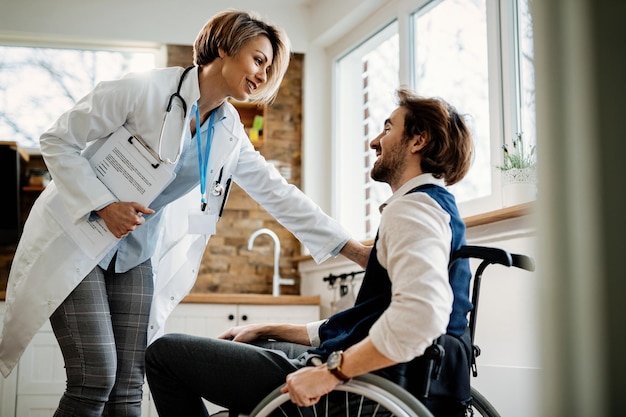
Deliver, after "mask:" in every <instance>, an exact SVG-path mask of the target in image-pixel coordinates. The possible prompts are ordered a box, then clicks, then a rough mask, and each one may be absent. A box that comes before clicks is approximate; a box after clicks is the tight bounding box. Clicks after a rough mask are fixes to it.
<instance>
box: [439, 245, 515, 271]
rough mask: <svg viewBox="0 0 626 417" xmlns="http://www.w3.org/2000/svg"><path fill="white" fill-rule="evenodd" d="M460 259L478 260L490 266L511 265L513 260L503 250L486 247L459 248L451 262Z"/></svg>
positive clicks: (467, 246)
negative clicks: (490, 264)
mask: <svg viewBox="0 0 626 417" xmlns="http://www.w3.org/2000/svg"><path fill="white" fill-rule="evenodd" d="M460 258H478V259H482V260H484V261H487V262H489V263H492V264H500V265H504V266H512V265H513V259H512V257H511V254H510V253H509V252H507V251H505V250H504V249H500V248H490V247H487V246H470V245H466V246H461V248H460V249H459V250H458V251H456V252H454V254H453V255H452V259H451V262H454V261H455V260H457V259H460Z"/></svg>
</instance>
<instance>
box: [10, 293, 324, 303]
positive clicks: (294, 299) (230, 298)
mask: <svg viewBox="0 0 626 417" xmlns="http://www.w3.org/2000/svg"><path fill="white" fill-rule="evenodd" d="M5 296H6V291H0V301H4V299H5ZM182 302H183V303H206V304H257V305H320V296H319V295H315V296H300V295H281V296H278V297H274V296H272V295H270V294H189V295H188V296H187V297H185V298H183V301H182Z"/></svg>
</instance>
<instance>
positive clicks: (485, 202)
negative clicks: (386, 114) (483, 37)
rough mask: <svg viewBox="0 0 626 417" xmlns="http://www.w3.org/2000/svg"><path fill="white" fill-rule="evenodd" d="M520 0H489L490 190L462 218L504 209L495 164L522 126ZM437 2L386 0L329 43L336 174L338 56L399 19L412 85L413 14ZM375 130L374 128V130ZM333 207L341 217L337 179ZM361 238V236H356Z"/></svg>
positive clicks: (404, 80) (404, 78)
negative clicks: (491, 167)
mask: <svg viewBox="0 0 626 417" xmlns="http://www.w3.org/2000/svg"><path fill="white" fill-rule="evenodd" d="M518 1H520V0H486V8H487V48H488V51H487V54H488V63H487V65H488V71H489V113H490V127H489V132H490V152H491V155H490V161H491V165H492V166H493V169H492V170H491V184H492V185H491V187H492V188H491V193H490V194H489V195H488V196H485V197H482V198H479V199H475V200H472V201H467V202H462V203H460V204H459V209H460V211H461V215H462V216H463V217H467V216H474V215H478V214H483V213H486V212H490V211H493V210H497V209H501V208H503V202H502V180H501V175H500V172H499V171H498V170H497V169H496V166H498V165H500V164H502V159H503V152H502V145H503V144H505V143H509V144H510V143H511V140H512V139H513V138H514V135H515V133H516V132H518V131H519V126H520V123H521V121H520V120H519V117H520V114H519V104H518V103H519V97H518V94H519V85H518V77H519V73H518V71H519V68H518V64H519V63H518V56H517V53H518V49H517V48H518V46H517V37H518V36H519V30H518V23H517V10H518V9H519V6H518ZM436 2H437V0H435V2H430V1H428V0H396V1H392V2H389V3H387V4H385V5H384V6H383V7H381V8H380V9H378V10H377V11H376V13H373V14H372V15H370V16H369V17H367V18H366V19H364V20H363V21H362V22H360V24H359V25H357V27H355V28H354V29H353V30H352V31H351V32H350V33H348V34H346V36H344V37H342V38H341V39H340V40H339V41H337V42H336V43H334V44H333V45H330V46H328V47H327V48H326V50H325V52H326V56H327V57H328V59H329V62H330V64H331V67H332V69H333V70H332V76H331V77H332V78H331V97H332V99H331V102H333V108H332V114H331V115H330V127H331V137H332V139H331V165H332V166H331V172H332V178H338V174H339V171H340V169H341V168H340V165H339V164H340V163H341V161H340V160H341V155H340V154H339V152H338V149H337V148H338V147H337V141H338V138H339V136H338V135H337V132H338V131H339V128H338V126H337V125H338V123H339V120H338V114H337V109H336V108H335V106H334V102H335V100H334V98H335V94H336V92H337V80H336V78H337V77H336V73H335V67H336V63H337V62H338V60H339V59H341V58H342V57H343V56H345V55H346V54H347V53H349V52H350V51H351V50H353V49H354V48H355V47H357V46H358V45H359V44H361V43H363V42H365V41H366V40H367V39H369V38H370V37H371V36H373V35H374V34H376V33H377V32H379V31H380V30H382V29H383V28H384V27H386V26H387V25H389V24H391V22H392V21H394V20H396V21H397V22H398V34H399V51H400V73H399V80H400V84H407V85H410V86H414V85H415V82H414V80H413V79H412V77H413V74H412V71H411V63H412V62H413V59H414V56H413V51H414V47H413V44H412V41H413V30H414V29H413V27H412V15H413V13H415V12H416V11H418V10H420V9H422V8H424V7H434V3H436ZM370 134H372V135H373V134H374V132H370ZM331 188H332V191H331V211H332V213H333V214H334V215H335V217H337V218H338V219H340V221H341V216H340V214H341V213H339V212H338V210H339V207H338V206H337V199H338V195H339V193H341V185H340V184H339V183H338V182H337V181H333V182H332V185H331ZM357 238H358V237H357Z"/></svg>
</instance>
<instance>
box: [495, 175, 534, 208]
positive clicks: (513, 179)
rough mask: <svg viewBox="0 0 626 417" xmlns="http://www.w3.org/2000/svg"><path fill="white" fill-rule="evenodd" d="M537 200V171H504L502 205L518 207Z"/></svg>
mask: <svg viewBox="0 0 626 417" xmlns="http://www.w3.org/2000/svg"><path fill="white" fill-rule="evenodd" d="M536 199H537V170H536V169H535V168H521V169H520V168H511V169H508V170H506V171H502V204H503V205H504V207H510V206H516V205H518V204H523V203H528V202H529V201H534V200H536Z"/></svg>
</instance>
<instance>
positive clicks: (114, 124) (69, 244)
mask: <svg viewBox="0 0 626 417" xmlns="http://www.w3.org/2000/svg"><path fill="white" fill-rule="evenodd" d="M182 71H183V69H182V68H166V69H159V70H154V71H152V72H151V73H150V74H143V75H131V76H128V77H124V78H122V79H121V80H118V81H115V82H108V83H101V84H100V85H99V86H98V87H96V89H94V91H93V92H92V93H90V94H89V95H87V96H86V97H85V98H83V99H82V100H81V101H80V102H79V103H77V105H76V106H75V107H74V108H73V110H72V111H70V112H67V113H65V114H64V115H62V116H61V118H60V119H59V121H58V122H57V123H56V124H55V125H54V126H53V127H52V128H51V129H50V130H49V131H48V132H46V133H45V134H44V135H43V136H42V154H43V155H44V157H46V163H47V165H48V168H49V170H50V172H51V173H52V176H53V180H54V181H53V182H52V183H51V184H50V185H49V186H48V187H47V188H46V190H45V191H44V192H43V193H42V194H41V196H40V197H39V198H38V199H37V201H36V202H35V204H34V205H33V207H32V209H31V213H30V215H29V217H28V219H27V221H26V224H25V226H24V231H23V234H22V237H21V240H20V242H19V245H18V248H17V251H16V253H15V258H14V261H13V265H12V268H11V272H10V275H9V282H8V286H7V292H6V314H5V320H4V328H3V332H2V335H1V338H0V372H1V373H2V374H3V375H4V376H5V377H6V376H8V375H9V373H10V372H11V370H12V369H13V368H14V367H15V365H16V364H17V362H18V360H19V358H20V356H21V355H22V353H23V351H24V349H25V348H26V347H27V346H28V344H29V343H30V341H31V340H32V338H33V336H34V335H35V333H37V332H38V331H39V329H40V328H41V326H42V325H43V324H44V323H45V321H46V320H48V318H49V317H50V315H51V314H52V313H53V312H54V311H55V310H56V308H57V307H58V306H59V305H60V304H61V303H62V302H63V300H65V298H66V297H67V296H68V295H69V293H70V292H71V291H72V290H73V289H74V288H75V287H76V285H78V283H80V281H81V280H82V279H83V278H84V277H85V276H86V275H87V274H88V273H89V272H90V271H91V270H92V269H93V268H94V267H95V266H96V265H97V264H98V263H99V261H100V260H99V259H92V258H90V257H89V256H87V255H86V254H85V253H84V252H83V251H82V250H81V249H80V248H79V247H78V246H77V245H76V244H75V243H74V241H73V240H72V239H71V238H70V237H69V236H68V235H67V234H66V233H65V232H64V230H63V229H62V228H61V226H59V224H58V223H57V222H56V221H55V220H54V217H53V216H52V214H51V213H50V211H49V208H48V201H49V199H50V198H51V197H52V196H53V195H54V194H57V193H58V194H59V195H60V196H61V197H62V200H63V202H64V204H65V206H66V207H67V209H68V211H69V213H70V215H71V216H72V219H73V220H74V221H76V220H78V219H81V218H84V217H85V216H88V215H89V213H90V212H91V211H92V210H94V209H96V208H98V207H100V206H102V205H103V204H106V203H107V202H110V201H112V200H114V196H112V195H111V193H110V192H109V190H108V189H107V188H106V187H105V186H104V185H103V184H102V183H101V182H100V181H99V180H98V179H97V178H96V176H95V174H94V172H93V170H92V169H91V167H90V165H89V163H88V161H87V159H85V156H87V155H89V154H90V153H92V152H93V150H94V149H96V147H97V145H98V143H101V142H102V141H104V140H106V138H107V137H108V136H110V134H111V133H113V132H114V131H115V130H117V128H118V127H119V126H121V125H126V126H127V127H128V128H130V129H131V130H132V131H134V132H135V133H139V134H141V136H142V137H143V139H144V140H145V141H146V142H147V143H148V145H149V146H150V147H152V149H157V148H158V144H157V142H158V138H159V133H160V129H161V123H162V120H163V114H164V108H165V103H167V100H168V99H169V97H170V95H171V94H172V93H173V92H174V91H176V88H177V86H178V82H179V79H180V76H181V74H182ZM112 91H114V94H111V92H112ZM181 95H182V96H183V97H184V98H185V101H186V103H187V118H186V121H185V123H184V124H183V121H182V120H181V128H180V131H183V129H184V127H183V126H185V125H188V122H189V120H190V117H191V115H190V114H189V113H190V110H191V107H192V104H193V103H194V102H195V101H196V100H197V99H198V97H199V95H200V92H199V87H198V75H197V71H195V70H192V71H190V72H189V73H188V74H187V76H186V77H185V80H184V82H183V84H182V89H181ZM224 115H225V116H226V117H224V118H222V120H220V121H216V123H215V133H214V137H213V144H212V147H211V153H210V161H209V172H208V174H207V184H212V183H213V181H215V180H216V179H217V176H218V174H219V172H220V168H222V167H223V168H224V169H223V173H222V180H223V181H222V182H224V181H225V179H228V178H232V179H233V180H234V181H235V182H236V183H237V184H238V185H239V186H241V187H242V188H243V189H244V190H245V191H246V192H248V194H250V196H251V197H252V198H254V199H255V200H256V201H258V202H259V203H260V204H261V205H262V206H263V207H264V208H265V209H266V210H268V211H269V212H270V213H271V214H272V215H273V216H274V217H276V219H277V220H278V221H279V222H280V223H281V224H282V225H284V226H285V227H286V228H287V229H289V230H290V231H291V232H292V233H294V235H295V236H296V237H297V238H298V239H299V240H300V241H301V242H303V243H304V244H305V245H306V246H307V248H308V249H309V250H310V252H311V254H312V256H313V258H314V259H315V260H316V261H317V262H322V261H323V260H325V259H326V258H328V257H329V256H330V254H331V252H332V250H333V249H335V248H337V247H338V246H339V245H340V244H341V243H342V242H344V241H345V240H347V239H348V238H349V234H348V233H347V232H346V231H345V230H344V229H343V228H342V227H341V226H340V225H339V224H337V222H335V221H334V220H332V219H331V218H330V217H328V216H327V215H326V214H324V213H323V212H322V211H321V210H320V209H319V207H318V206H317V205H315V204H314V203H313V202H312V201H311V200H310V199H309V198H308V197H306V196H305V195H304V194H303V193H302V192H301V191H299V190H298V189H297V188H296V187H294V186H293V185H290V184H287V182H286V181H285V180H284V179H283V178H282V177H281V176H280V174H278V172H277V170H276V169H275V168H274V167H273V166H272V165H271V164H268V163H267V162H266V161H265V159H264V158H263V157H262V156H261V155H260V154H259V153H258V152H257V151H255V150H254V147H253V146H252V145H251V143H250V141H249V140H248V137H247V136H246V134H245V131H244V129H243V126H242V124H241V122H240V119H239V115H238V113H237V111H236V110H235V108H234V107H233V106H232V105H230V104H226V107H225V109H224ZM180 140H181V139H180V137H179V135H177V137H175V138H172V137H170V138H164V143H165V141H168V142H169V144H170V145H171V143H172V141H174V143H175V144H178V143H179V141H180ZM83 151H84V152H83ZM51 155H56V157H52V156H51ZM199 195H200V193H199V191H197V190H194V191H193V192H190V193H189V194H187V195H186V196H185V197H183V198H180V199H179V200H177V201H175V202H173V203H171V204H169V205H168V206H167V207H166V208H165V209H164V210H166V212H165V213H164V218H165V219H166V220H165V222H164V223H165V224H164V226H163V227H162V228H160V232H159V233H160V236H159V244H158V245H157V248H156V252H155V253H154V255H153V257H152V264H153V269H154V279H155V290H154V300H153V304H152V310H151V317H150V322H149V331H148V341H149V342H151V341H152V340H154V339H155V338H156V337H157V336H158V335H160V334H161V333H162V331H163V325H164V322H165V320H166V318H167V317H168V316H169V314H170V313H171V312H172V310H173V309H174V307H175V306H176V305H177V304H178V303H179V302H180V300H181V299H182V298H183V297H184V296H185V295H186V294H188V292H189V291H190V290H191V288H192V286H193V284H194V282H195V279H196V277H197V272H198V266H199V264H200V261H201V258H202V254H203V252H204V249H205V247H206V243H207V241H208V238H209V236H205V235H197V234H189V233H188V224H187V222H188V212H189V209H190V208H197V206H198V204H199ZM223 198H224V196H221V197H215V196H209V198H208V201H207V204H208V207H207V210H209V213H214V214H217V213H219V210H220V207H221V205H222V202H223V201H222V199H223ZM216 219H217V217H216ZM140 227H141V226H140Z"/></svg>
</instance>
